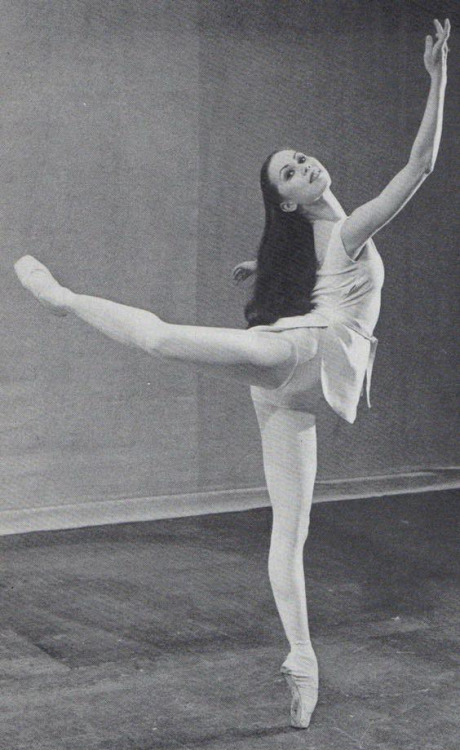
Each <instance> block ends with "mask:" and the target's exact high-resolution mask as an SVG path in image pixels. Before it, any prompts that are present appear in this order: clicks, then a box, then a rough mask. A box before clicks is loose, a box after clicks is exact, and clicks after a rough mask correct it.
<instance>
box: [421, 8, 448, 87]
mask: <svg viewBox="0 0 460 750" xmlns="http://www.w3.org/2000/svg"><path fill="white" fill-rule="evenodd" d="M434 25H435V28H436V42H434V41H433V37H431V36H427V38H426V40H425V54H424V56H423V62H424V63H425V68H426V69H427V71H428V73H429V74H430V76H434V75H437V74H439V73H442V72H445V71H446V68H447V53H448V51H449V48H448V46H447V40H448V38H449V34H450V21H449V19H448V18H446V20H445V21H444V26H443V25H442V24H441V23H439V21H438V19H437V18H436V19H435V20H434Z"/></svg>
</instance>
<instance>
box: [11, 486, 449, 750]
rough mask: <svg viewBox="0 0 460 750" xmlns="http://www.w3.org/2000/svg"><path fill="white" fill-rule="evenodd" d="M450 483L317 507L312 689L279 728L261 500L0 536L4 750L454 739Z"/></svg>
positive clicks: (445, 743)
mask: <svg viewBox="0 0 460 750" xmlns="http://www.w3.org/2000/svg"><path fill="white" fill-rule="evenodd" d="M456 501H457V502H458V497H456V493H455V492H454V491H446V492H439V493H436V494H434V493H432V494H431V493H424V494H420V495H404V496H395V497H390V498H378V499H371V500H369V499H368V500H351V501H347V502H342V503H326V504H318V505H315V506H314V508H313V519H312V525H311V536H310V539H309V542H308V546H307V550H306V570H307V591H308V597H309V608H310V619H311V628H312V634H313V638H314V643H315V646H316V650H317V653H318V656H319V660H320V670H321V693H320V701H319V704H318V708H317V710H316V712H315V715H314V721H313V722H312V725H311V727H310V729H308V730H307V731H306V732H302V731H296V730H294V729H291V728H290V727H289V720H288V709H289V697H288V694H287V691H286V689H285V686H284V682H283V681H282V679H281V677H280V675H279V671H278V670H279V666H280V665H281V662H282V661H283V658H284V657H285V655H286V651H287V646H286V643H285V640H284V636H283V633H282V630H281V626H280V623H279V621H278V616H277V613H276V611H275V606H274V603H273V601H272V597H271V592H270V588H269V583H268V578H267V572H266V557H267V548H268V539H269V531H270V513H269V511H268V510H267V509H262V510H253V511H249V512H244V513H230V514H223V515H208V516H201V517H196V518H181V519H171V520H164V521H154V522H148V523H138V524H126V525H115V526H101V527H97V528H88V529H80V530H70V531H53V532H39V533H32V534H24V535H16V536H14V535H13V536H7V537H4V538H3V539H1V540H0V545H1V549H2V579H1V585H2V604H1V625H0V668H1V681H0V714H1V722H0V748H2V750H26V749H27V750H31V748H33V750H96V748H97V750H102V748H104V750H148V749H149V748H164V750H168V749H170V748H171V749H173V748H174V749H175V748H181V749H183V748H190V749H194V748H204V749H205V750H230V748H232V749H233V748H234V749H235V750H243V749H244V750H252V748H254V750H272V749H273V750H275V749H276V750H285V749H286V750H287V749H288V748H289V750H293V749H294V750H295V749H296V748H304V749H305V748H306V749H307V750H336V749H337V750H339V749H340V750H454V748H455V750H456V749H457V748H458V747H459V746H460V724H459V720H458V714H459V711H458V704H457V700H456V696H455V690H454V686H455V677H456V673H455V670H456V667H458V653H459V648H458V646H459V637H460V636H459V628H458V612H459V599H460V596H459V588H458V572H459V571H458V537H456V531H457V528H458V527H457V528H456V526H455V518H456V513H457V506H456Z"/></svg>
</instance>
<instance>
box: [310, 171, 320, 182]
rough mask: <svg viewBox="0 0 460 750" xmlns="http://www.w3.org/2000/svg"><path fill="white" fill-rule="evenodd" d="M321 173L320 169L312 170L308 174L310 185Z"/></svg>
mask: <svg viewBox="0 0 460 750" xmlns="http://www.w3.org/2000/svg"><path fill="white" fill-rule="evenodd" d="M320 172H321V170H320V169H312V171H311V174H310V183H312V182H314V181H315V180H316V178H317V177H319V173H320Z"/></svg>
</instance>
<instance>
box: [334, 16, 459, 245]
mask: <svg viewBox="0 0 460 750" xmlns="http://www.w3.org/2000/svg"><path fill="white" fill-rule="evenodd" d="M434 24H435V27H436V42H434V41H433V39H432V37H431V36H427V38H426V42H425V54H424V63H425V68H426V69H427V71H428V73H429V75H430V77H431V86H430V92H429V95H428V100H427V103H426V107H425V113H424V115H423V119H422V123H421V125H420V128H419V131H418V133H417V136H416V138H415V141H414V144H413V146H412V149H411V153H410V157H409V161H408V163H407V164H406V166H405V167H404V168H403V169H402V170H401V171H400V172H398V174H397V175H396V176H395V177H394V178H393V179H392V180H391V182H389V184H388V185H387V186H386V188H385V189H384V190H383V191H382V192H381V193H380V195H379V196H377V198H374V199H373V200H371V201H369V202H368V203H364V204H363V205H362V206H360V207H359V208H357V209H356V210H355V211H353V213H352V214H351V215H350V216H349V217H348V219H347V220H346V221H345V222H344V225H343V227H342V240H343V243H344V246H345V248H346V250H347V252H348V253H349V254H350V256H351V257H353V253H356V251H357V250H359V248H361V247H362V245H363V244H364V243H365V242H366V241H367V240H368V239H369V238H370V237H372V235H373V234H375V233H376V232H378V231H379V229H381V228H382V227H383V226H385V224H388V222H389V221H391V219H392V218H393V217H394V216H396V214H398V213H399V211H401V209H402V208H403V207H404V206H405V205H406V203H407V202H408V201H409V200H410V198H411V197H412V196H413V195H414V193H415V192H416V190H418V188H419V187H420V185H421V184H422V182H423V181H424V180H425V179H426V177H427V176H428V175H429V174H430V172H431V171H432V170H433V167H434V163H435V161H436V157H437V154H438V150H439V143H440V139H441V130H442V118H443V108H444V91H445V87H446V80H447V51H448V48H447V39H448V37H449V33H450V23H449V20H448V19H446V21H445V22H444V26H442V25H441V24H440V22H439V21H437V20H436V21H435V22H434Z"/></svg>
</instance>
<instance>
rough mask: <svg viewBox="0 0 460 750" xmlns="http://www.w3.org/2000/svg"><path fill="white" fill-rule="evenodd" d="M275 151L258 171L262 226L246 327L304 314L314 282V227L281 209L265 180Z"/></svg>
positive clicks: (311, 306) (312, 305)
mask: <svg viewBox="0 0 460 750" xmlns="http://www.w3.org/2000/svg"><path fill="white" fill-rule="evenodd" d="M275 153H277V152H276V151H275V152H274V153H273V154H270V156H269V157H268V158H267V159H266V160H265V162H264V164H263V165H262V169H261V170H260V187H261V189H262V195H263V199H264V206H265V228H264V233H263V235H262V239H261V241H260V245H259V252H258V255H257V272H256V278H255V283H254V288H253V294H252V297H251V299H250V301H249V302H248V304H247V305H246V307H245V309H244V315H245V318H246V320H247V322H248V328H252V327H253V326H257V325H268V324H270V323H274V322H275V321H276V320H278V318H283V317H288V316H291V315H305V314H306V313H308V312H310V311H311V310H313V308H314V304H313V303H312V302H311V296H312V292H313V288H314V286H315V282H316V269H317V260H316V255H315V241H314V237H313V226H312V224H311V223H310V222H309V221H308V219H306V218H305V217H304V216H301V215H300V213H299V210H298V209H296V210H295V211H291V212H286V211H283V210H282V209H281V208H280V200H281V199H280V196H279V195H278V191H277V190H276V188H274V187H273V185H272V184H271V182H270V180H269V179H268V167H269V165H270V161H271V159H272V157H273V156H274V154H275Z"/></svg>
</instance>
